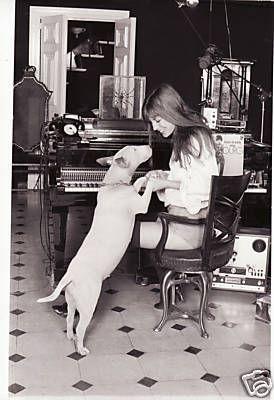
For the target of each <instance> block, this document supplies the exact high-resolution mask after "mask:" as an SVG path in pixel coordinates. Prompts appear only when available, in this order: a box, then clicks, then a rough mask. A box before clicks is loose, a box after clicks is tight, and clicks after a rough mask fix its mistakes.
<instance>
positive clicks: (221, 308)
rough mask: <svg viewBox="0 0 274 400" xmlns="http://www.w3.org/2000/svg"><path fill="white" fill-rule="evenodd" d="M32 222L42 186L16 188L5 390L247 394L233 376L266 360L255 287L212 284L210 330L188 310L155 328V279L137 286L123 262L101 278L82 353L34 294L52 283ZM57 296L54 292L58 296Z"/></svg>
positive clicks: (190, 299) (189, 292) (266, 337)
mask: <svg viewBox="0 0 274 400" xmlns="http://www.w3.org/2000/svg"><path fill="white" fill-rule="evenodd" d="M39 225H40V207H39V194H38V193H37V192H17V193H14V195H13V207H12V238H11V243H12V246H11V281H10V289H11V296H10V335H9V336H10V346H9V348H10V369H9V385H10V386H9V392H10V394H11V396H16V397H21V398H23V396H24V397H25V398H27V399H29V398H30V396H38V397H39V398H40V396H49V397H51V396H59V397H60V398H65V397H66V396H73V398H78V397H80V398H81V397H90V398H92V399H95V398H98V399H100V400H102V399H103V398H120V397H123V398H129V397H130V396H135V397H134V398H138V399H139V398H143V397H145V398H146V399H147V398H148V397H149V396H150V397H153V398H154V399H157V398H161V399H170V398H178V399H199V398H201V399H204V398H206V397H208V398H210V399H232V398H235V399H240V398H248V397H249V396H248V395H247V393H246V391H245V389H244V387H243V385H242V383H241V381H240V376H241V375H242V374H244V373H247V372H250V371H251V370H253V369H256V368H270V326H269V325H267V324H265V323H263V322H259V321H257V320H255V318H254V317H255V304H254V301H255V300H256V294H251V293H243V292H229V291H218V290H215V291H212V294H211V299H210V302H211V308H212V312H213V313H214V314H215V316H216V320H215V321H212V322H209V321H208V322H207V330H208V332H209V335H210V337H209V339H203V338H201V337H200V334H199V332H198V329H197V327H196V326H195V325H194V324H193V323H192V322H191V321H188V320H176V321H169V322H168V323H167V325H166V326H165V327H164V329H163V331H162V332H161V333H158V334H156V333H154V332H153V327H154V326H155V325H156V323H157V322H158V320H159V318H160V316H161V312H160V311H158V310H156V309H155V308H154V307H153V304H154V303H156V302H157V301H158V298H159V290H158V286H157V285H149V286H146V287H142V286H137V285H136V284H135V282H134V276H133V275H128V274H126V273H122V272H121V271H116V272H115V273H113V274H112V276H111V277H110V278H109V279H107V280H106V281H105V282H104V285H103V289H102V293H101V296H100V299H99V303H98V306H97V309H96V313H95V316H94V318H93V320H92V322H91V324H90V326H89V328H88V331H87V335H86V345H87V347H89V349H90V351H91V352H90V354H89V355H88V356H85V357H81V356H79V355H78V354H77V353H75V347H74V344H73V343H72V342H69V341H68V340H67V339H66V335H65V333H64V330H65V319H64V318H62V317H60V316H58V315H56V314H55V313H54V312H53V311H52V308H51V307H52V304H51V303H43V304H38V303H37V302H36V300H37V298H39V297H41V296H44V295H46V294H47V293H49V292H50V291H51V289H50V287H49V284H48V282H49V280H48V277H47V276H46V271H47V267H48V261H47V256H46V254H45V252H44V250H43V248H42V246H41V243H40V233H39ZM197 296H198V292H197V291H195V290H193V288H188V287H186V299H187V303H188V304H190V305H191V306H192V305H193V306H194V303H196V300H197V299H198V297H197ZM62 302H63V297H60V298H59V299H58V301H56V302H55V304H57V303H62ZM97 396H98V397H97ZM116 396H117V397H116ZM54 398H56V397H54Z"/></svg>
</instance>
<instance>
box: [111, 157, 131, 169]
mask: <svg viewBox="0 0 274 400" xmlns="http://www.w3.org/2000/svg"><path fill="white" fill-rule="evenodd" d="M114 161H115V162H116V163H117V164H118V165H119V167H121V168H128V167H129V162H128V160H127V159H126V158H125V157H123V156H120V157H118V158H115V159H114Z"/></svg>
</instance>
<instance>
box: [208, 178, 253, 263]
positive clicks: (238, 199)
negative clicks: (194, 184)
mask: <svg viewBox="0 0 274 400" xmlns="http://www.w3.org/2000/svg"><path fill="white" fill-rule="evenodd" d="M249 180H250V173H247V174H245V175H240V176H213V177H212V180H211V195H210V201H209V209H208V215H207V219H206V224H205V230H204V236H203V244H202V255H203V270H207V271H213V270H214V269H216V268H219V267H222V266H224V265H225V264H227V262H228V261H229V260H230V258H231V257H232V254H233V248H234V242H235V236H236V233H237V229H238V225H239V221H240V213H241V206H242V200H243V196H244V192H245V190H246V189H247V186H248V183H249Z"/></svg>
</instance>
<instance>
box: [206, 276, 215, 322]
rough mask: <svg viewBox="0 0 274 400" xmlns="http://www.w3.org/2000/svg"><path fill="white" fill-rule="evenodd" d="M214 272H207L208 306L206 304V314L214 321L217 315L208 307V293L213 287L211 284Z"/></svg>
mask: <svg viewBox="0 0 274 400" xmlns="http://www.w3.org/2000/svg"><path fill="white" fill-rule="evenodd" d="M212 276H213V274H212V272H207V280H208V281H207V294H206V306H205V314H206V318H207V319H208V320H209V321H214V320H215V316H214V315H213V314H211V312H210V311H209V308H208V295H209V292H210V289H211V284H212Z"/></svg>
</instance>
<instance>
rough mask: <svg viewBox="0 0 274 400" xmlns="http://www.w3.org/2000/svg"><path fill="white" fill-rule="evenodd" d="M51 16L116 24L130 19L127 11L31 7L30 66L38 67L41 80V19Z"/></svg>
mask: <svg viewBox="0 0 274 400" xmlns="http://www.w3.org/2000/svg"><path fill="white" fill-rule="evenodd" d="M50 15H64V16H66V18H67V19H68V20H74V21H77V20H79V21H99V22H114V23H115V22H116V21H118V20H121V19H124V18H129V17H130V12H129V11H127V10H107V9H96V8H68V7H39V6H30V22H29V65H34V66H35V67H36V74H37V77H38V79H40V18H42V17H45V16H50Z"/></svg>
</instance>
